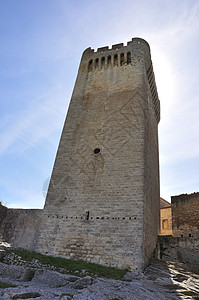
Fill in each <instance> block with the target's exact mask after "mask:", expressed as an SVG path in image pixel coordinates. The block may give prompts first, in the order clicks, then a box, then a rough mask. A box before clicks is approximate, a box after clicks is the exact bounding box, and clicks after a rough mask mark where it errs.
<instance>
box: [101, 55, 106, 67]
mask: <svg viewBox="0 0 199 300" xmlns="http://www.w3.org/2000/svg"><path fill="white" fill-rule="evenodd" d="M104 66H105V57H102V58H101V68H104Z"/></svg>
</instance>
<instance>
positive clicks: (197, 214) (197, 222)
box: [171, 193, 199, 238]
mask: <svg viewBox="0 0 199 300" xmlns="http://www.w3.org/2000/svg"><path fill="white" fill-rule="evenodd" d="M171 206H172V223H173V235H174V236H176V237H180V236H182V237H195V238H199V193H193V194H189V195H188V194H182V195H179V196H172V197H171Z"/></svg>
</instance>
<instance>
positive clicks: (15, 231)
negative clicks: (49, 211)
mask: <svg viewBox="0 0 199 300" xmlns="http://www.w3.org/2000/svg"><path fill="white" fill-rule="evenodd" d="M41 213H42V210H40V209H12V208H6V207H4V206H2V205H0V239H1V241H5V242H8V243H10V244H11V245H12V246H14V247H21V248H24V249H27V250H33V249H34V248H35V244H36V242H37V235H38V229H39V225H40V217H41Z"/></svg>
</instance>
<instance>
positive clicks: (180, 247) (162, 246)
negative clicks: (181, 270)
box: [156, 236, 199, 265]
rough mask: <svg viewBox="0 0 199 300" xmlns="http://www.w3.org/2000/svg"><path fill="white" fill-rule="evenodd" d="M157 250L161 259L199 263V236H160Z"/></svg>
mask: <svg viewBox="0 0 199 300" xmlns="http://www.w3.org/2000/svg"><path fill="white" fill-rule="evenodd" d="M156 250H157V257H158V258H159V259H163V260H168V261H180V262H182V263H186V264H197V265H199V239H198V238H193V237H192V238H189V237H173V236H159V237H158V243H157V249H156Z"/></svg>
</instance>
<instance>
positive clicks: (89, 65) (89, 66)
mask: <svg viewBox="0 0 199 300" xmlns="http://www.w3.org/2000/svg"><path fill="white" fill-rule="evenodd" d="M92 70H93V60H92V59H90V60H89V63H88V71H89V72H90V71H92Z"/></svg>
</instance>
